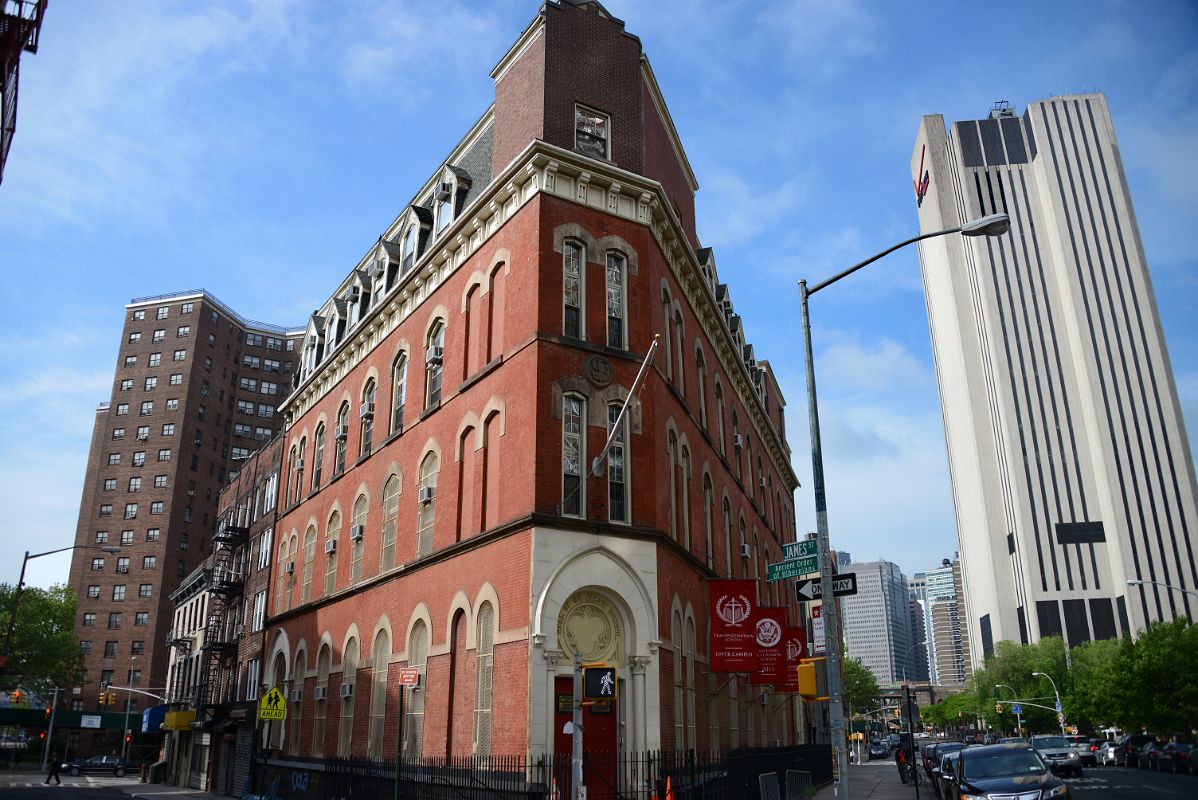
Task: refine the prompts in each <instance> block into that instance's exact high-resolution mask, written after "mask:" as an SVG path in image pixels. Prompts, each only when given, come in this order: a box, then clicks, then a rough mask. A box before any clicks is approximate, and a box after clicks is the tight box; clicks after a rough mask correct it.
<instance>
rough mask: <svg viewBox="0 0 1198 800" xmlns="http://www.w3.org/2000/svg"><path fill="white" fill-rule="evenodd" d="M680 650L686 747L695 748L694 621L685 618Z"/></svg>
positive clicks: (696, 725)
mask: <svg viewBox="0 0 1198 800" xmlns="http://www.w3.org/2000/svg"><path fill="white" fill-rule="evenodd" d="M683 637H684V638H683V640H682V650H683V654H684V656H685V658H686V664H685V665H684V669H685V672H684V674H683V676H682V679H683V686H684V689H685V693H686V749H687V750H694V749H695V734H696V732H697V730H698V727H699V725H698V720H696V719H695V621H694V620H693V619H689V618H688V619H687V620H686V631H685V633H684V634H683Z"/></svg>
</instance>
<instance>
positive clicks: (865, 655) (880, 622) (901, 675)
mask: <svg viewBox="0 0 1198 800" xmlns="http://www.w3.org/2000/svg"><path fill="white" fill-rule="evenodd" d="M847 571H848V572H854V573H856V574H857V594H851V595H848V596H846V597H844V598H843V600H842V601H841V602H842V603H843V606H842V607H843V609H844V612H843V618H842V624H843V627H844V642H845V649H846V650H847V652H848V655H849V657H850V658H859V659H861V663H862V664H863V665H864V666H866V667H868V668H869V670H870V671H871V672H873V674H874V677H875V678H877V679H878V683H879V684H882V685H886V684H893V683H897V682H899V681H900V680H903V679H910V680H916V679H917V677H918V676H917V675H916V673H915V664H914V661H913V658H912V655H913V654H912V650H913V647H912V646H913V645H914V644H915V642H916V641H917V640H915V639H914V638H913V637H912V635H911V617H910V609H909V605H908V603H909V601H908V596H907V579H906V578H905V577H904V576H903V573H902V571H900V570H899V568H898V565H897V564H892V563H890V562H889V561H870V562H867V563H855V564H850V565H849V569H848V570H847Z"/></svg>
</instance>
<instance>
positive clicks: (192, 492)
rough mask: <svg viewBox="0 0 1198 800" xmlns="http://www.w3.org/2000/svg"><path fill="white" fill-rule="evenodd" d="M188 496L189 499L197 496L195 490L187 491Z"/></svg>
mask: <svg viewBox="0 0 1198 800" xmlns="http://www.w3.org/2000/svg"><path fill="white" fill-rule="evenodd" d="M187 496H188V497H195V496H196V490H195V489H188V490H187Z"/></svg>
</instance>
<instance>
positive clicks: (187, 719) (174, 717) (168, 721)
mask: <svg viewBox="0 0 1198 800" xmlns="http://www.w3.org/2000/svg"><path fill="white" fill-rule="evenodd" d="M195 718H196V712H195V711H168V712H166V718H165V719H163V721H162V730H164V731H187V730H191V723H192V721H193V720H195Z"/></svg>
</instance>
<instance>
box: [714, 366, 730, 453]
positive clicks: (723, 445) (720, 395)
mask: <svg viewBox="0 0 1198 800" xmlns="http://www.w3.org/2000/svg"><path fill="white" fill-rule="evenodd" d="M715 419H716V425H717V437H718V438H719V441H720V455H722V456H724V457H725V458H727V457H728V449H727V441H726V439H725V436H724V387H723V386H721V385H720V381H719V379H718V378H717V379H716V382H715Z"/></svg>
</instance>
